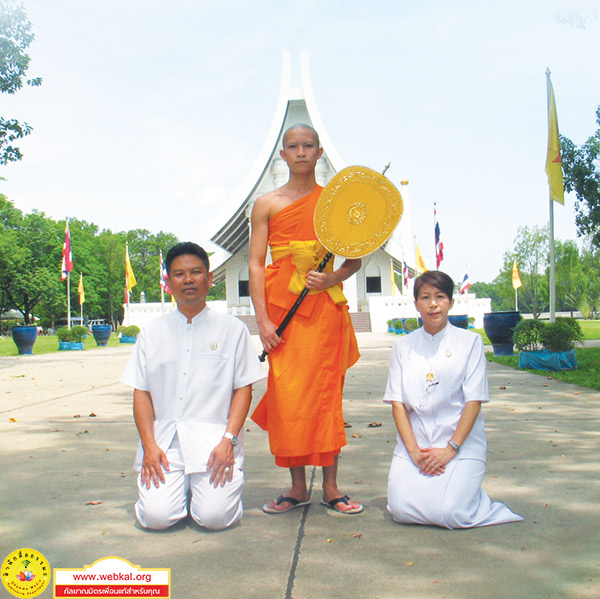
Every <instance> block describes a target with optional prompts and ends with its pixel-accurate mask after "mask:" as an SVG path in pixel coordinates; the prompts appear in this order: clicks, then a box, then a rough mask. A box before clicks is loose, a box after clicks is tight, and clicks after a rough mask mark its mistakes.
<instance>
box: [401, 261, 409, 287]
mask: <svg viewBox="0 0 600 599" xmlns="http://www.w3.org/2000/svg"><path fill="white" fill-rule="evenodd" d="M402 282H403V283H404V287H406V288H407V289H408V266H407V264H406V262H402Z"/></svg>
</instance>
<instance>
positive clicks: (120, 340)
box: [119, 337, 137, 343]
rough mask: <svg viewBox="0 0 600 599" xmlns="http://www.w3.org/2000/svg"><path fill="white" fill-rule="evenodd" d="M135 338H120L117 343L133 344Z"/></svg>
mask: <svg viewBox="0 0 600 599" xmlns="http://www.w3.org/2000/svg"><path fill="white" fill-rule="evenodd" d="M136 339H137V337H121V338H120V339H119V343H135V341H136Z"/></svg>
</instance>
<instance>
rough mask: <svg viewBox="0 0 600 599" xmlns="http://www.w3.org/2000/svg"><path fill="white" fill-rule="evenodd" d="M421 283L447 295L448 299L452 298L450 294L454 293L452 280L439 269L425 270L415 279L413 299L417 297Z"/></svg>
mask: <svg viewBox="0 0 600 599" xmlns="http://www.w3.org/2000/svg"><path fill="white" fill-rule="evenodd" d="M423 285H431V286H433V287H435V288H436V289H439V290H440V291H441V292H442V293H444V294H445V295H447V296H448V299H450V300H451V299H452V294H453V293H454V281H453V280H452V279H451V278H450V277H449V276H448V275H447V274H446V273H445V272H442V271H441V270H426V271H425V272H424V273H423V274H422V275H420V276H418V277H417V278H416V279H415V286H414V290H413V294H414V296H415V300H417V299H419V292H420V291H421V287H423Z"/></svg>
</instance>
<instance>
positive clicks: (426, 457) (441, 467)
mask: <svg viewBox="0 0 600 599" xmlns="http://www.w3.org/2000/svg"><path fill="white" fill-rule="evenodd" d="M421 454H422V457H421V461H420V462H419V464H418V466H419V471H420V472H421V474H426V475H427V476H439V475H440V474H444V472H446V464H447V463H448V462H449V461H450V460H451V459H452V458H453V457H454V456H455V455H456V452H455V451H454V450H453V449H452V448H451V447H444V448H438V447H428V448H426V449H422V450H421Z"/></svg>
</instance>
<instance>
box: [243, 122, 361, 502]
mask: <svg viewBox="0 0 600 599" xmlns="http://www.w3.org/2000/svg"><path fill="white" fill-rule="evenodd" d="M322 153H323V149H322V148H320V147H319V138H318V135H317V133H316V131H315V130H314V129H313V128H312V127H309V126H307V125H295V126H293V127H290V129H288V130H287V131H286V132H285V134H284V137H283V150H282V151H281V152H280V155H281V157H282V158H283V159H284V160H285V161H286V163H287V165H288V167H289V170H290V178H289V181H288V182H287V183H286V184H285V185H283V186H282V187H280V188H278V189H276V190H274V191H272V192H270V193H267V194H265V195H264V196H262V197H260V198H258V199H257V200H256V202H255V204H254V209H253V212H252V236H251V240H250V256H249V267H250V294H251V296H252V301H253V304H254V309H255V313H256V320H257V324H258V328H259V333H260V337H261V341H262V343H263V346H264V348H265V350H266V351H267V353H268V356H269V379H268V386H267V392H266V393H265V395H264V396H263V398H262V400H261V401H260V403H259V404H258V406H257V408H256V410H255V411H254V413H253V414H252V419H253V420H254V421H255V422H256V423H257V424H258V425H259V426H261V427H262V428H263V429H265V430H267V431H268V432H269V444H270V448H271V452H272V453H273V454H274V455H275V463H276V464H277V465H278V466H282V467H287V468H289V469H290V473H291V477H292V487H291V489H290V490H289V491H287V492H286V493H284V494H282V495H281V496H280V497H278V498H277V499H275V500H273V501H271V502H270V503H268V504H265V505H264V506H263V510H264V511H265V512H267V513H282V512H286V511H289V510H291V509H294V508H296V507H300V506H303V505H307V504H308V503H310V497H309V493H308V489H307V486H306V474H305V466H308V465H315V466H322V467H323V500H322V502H321V503H322V504H324V505H326V506H327V507H330V508H331V509H335V510H337V511H339V512H341V513H345V514H356V513H359V512H361V511H362V509H363V506H362V505H361V504H359V503H357V502H356V501H352V500H350V498H349V497H348V496H347V495H343V494H342V493H341V492H340V491H339V489H338V487H337V462H338V455H339V453H340V450H341V448H342V447H343V446H344V445H345V444H346V433H345V430H344V418H343V415H342V391H343V385H344V375H345V372H346V370H347V368H349V367H350V366H352V364H354V363H355V362H356V361H357V359H358V357H359V354H358V347H357V344H356V337H355V335H354V330H353V328H352V323H351V321H350V315H349V314H348V308H347V306H346V298H345V297H344V295H343V292H342V289H341V283H342V281H344V280H345V279H347V278H348V277H350V276H351V275H352V274H354V273H355V272H356V271H357V270H358V269H359V268H360V264H361V262H360V260H345V261H344V263H343V264H342V265H341V266H340V267H339V268H338V269H337V270H333V264H332V261H330V263H329V264H328V266H327V268H326V269H325V271H324V272H322V273H318V272H316V270H315V269H316V268H317V266H318V265H319V263H320V262H321V261H322V259H323V257H324V256H325V254H326V253H327V250H325V248H323V246H322V245H321V244H320V243H319V242H318V240H317V238H316V234H315V230H314V224H313V219H314V212H315V206H316V203H317V200H318V199H319V195H320V193H321V191H322V189H323V188H322V187H320V186H318V185H317V184H316V180H315V174H314V171H315V166H316V164H317V160H318V159H319V158H320V157H321V155H322ZM267 245H268V246H269V248H270V251H271V258H272V264H270V265H269V266H268V267H267V268H266V270H265V259H266V252H267ZM304 287H308V289H309V290H310V292H309V294H308V295H307V296H306V298H305V299H304V301H303V302H302V304H301V305H300V307H299V309H298V311H297V312H296V314H295V315H294V317H293V318H292V320H291V321H290V323H289V325H288V326H287V328H286V330H285V332H284V333H283V334H282V337H279V336H278V335H277V333H276V329H277V326H278V325H279V324H280V323H281V321H282V320H283V319H284V317H285V315H286V314H287V312H288V310H289V309H290V308H291V307H292V305H293V304H294V302H295V301H296V300H297V299H298V295H299V294H300V293H301V292H302V290H303V289H304Z"/></svg>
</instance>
